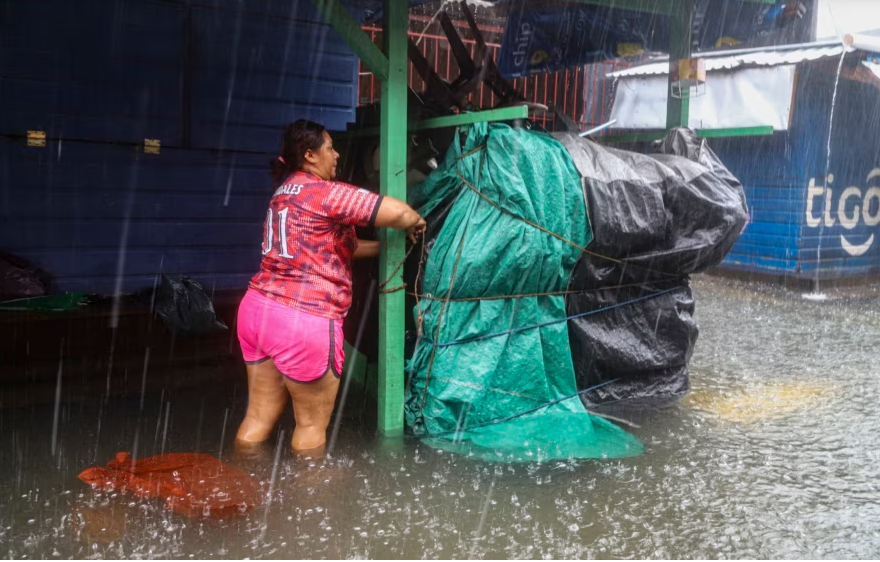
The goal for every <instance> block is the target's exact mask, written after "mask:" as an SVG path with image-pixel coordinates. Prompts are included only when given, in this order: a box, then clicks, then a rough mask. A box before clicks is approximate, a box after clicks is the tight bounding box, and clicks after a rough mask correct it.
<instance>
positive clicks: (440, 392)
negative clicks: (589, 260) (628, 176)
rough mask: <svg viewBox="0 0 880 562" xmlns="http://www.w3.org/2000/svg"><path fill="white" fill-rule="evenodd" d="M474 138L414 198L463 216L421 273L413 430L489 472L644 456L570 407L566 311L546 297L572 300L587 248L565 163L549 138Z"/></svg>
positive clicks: (580, 201) (442, 236)
mask: <svg viewBox="0 0 880 562" xmlns="http://www.w3.org/2000/svg"><path fill="white" fill-rule="evenodd" d="M466 134H467V137H466V140H465V141H464V142H463V143H461V142H454V143H453V146H452V147H451V148H450V149H449V151H448V153H447V156H446V160H445V162H444V163H443V165H442V166H440V167H439V168H438V169H437V170H435V171H434V172H432V173H431V175H430V176H429V177H428V179H427V181H425V182H424V183H423V184H421V185H420V186H418V187H417V188H415V189H414V190H411V197H410V202H411V203H412V204H413V205H414V206H415V207H417V208H418V210H419V212H420V213H421V214H422V215H423V216H429V218H430V213H431V211H433V210H434V209H436V208H437V207H438V206H439V205H440V204H441V203H444V202H447V201H449V199H450V198H455V203H454V204H453V206H452V207H451V209H450V211H449V214H448V216H447V217H446V220H445V223H444V224H443V228H442V229H441V230H440V232H439V233H438V234H437V237H436V240H435V241H434V243H433V246H432V247H431V249H430V253H429V254H428V259H427V262H426V264H425V268H424V272H423V277H424V281H423V286H422V290H421V292H422V293H423V294H424V295H425V298H422V299H421V301H420V303H419V308H420V309H421V314H422V316H423V318H424V321H423V334H422V336H421V338H420V339H419V342H418V344H417V345H416V348H415V351H414V353H413V356H412V358H411V360H410V362H409V364H408V374H409V376H410V384H409V389H408V392H407V399H406V405H405V415H406V422H407V425H408V427H409V428H410V430H411V431H412V432H414V433H415V434H417V435H421V436H423V437H425V438H426V439H428V442H429V444H431V445H432V446H434V447H438V448H441V449H445V450H452V451H456V452H460V453H463V454H468V455H474V456H477V457H480V458H484V459H493V460H494V459H497V460H506V461H534V460H549V459H559V458H571V457H575V458H598V457H623V456H632V455H636V454H639V453H641V451H642V446H641V444H640V443H639V441H638V440H637V439H635V438H634V437H632V436H631V435H629V434H628V433H626V432H624V431H623V430H622V429H620V428H618V427H617V426H615V425H613V424H611V423H610V422H607V421H606V420H604V419H601V418H598V417H595V416H592V415H590V414H589V413H587V411H586V410H585V409H584V407H583V405H582V403H581V401H580V400H579V398H578V397H577V396H574V397H573V398H569V399H565V400H562V399H563V398H565V397H569V396H572V395H575V394H576V393H577V388H576V386H575V377H574V369H573V366H572V359H571V352H570V350H569V340H568V329H567V324H566V321H565V317H566V311H565V297H564V295H560V294H557V295H546V294H545V293H558V292H561V291H565V290H566V287H567V285H568V279H569V275H570V274H571V270H572V268H573V267H574V265H575V262H576V261H577V259H578V257H579V255H580V253H581V250H580V249H579V248H578V247H576V246H579V247H584V246H586V245H587V244H589V243H590V241H591V239H592V235H591V231H590V226H589V220H588V218H587V212H586V208H585V204H584V194H583V191H582V187H581V180H580V177H579V176H578V172H577V170H576V169H575V167H574V164H573V162H572V160H571V157H570V156H569V154H568V152H567V151H566V149H565V148H564V147H563V146H562V144H560V143H559V142H557V141H556V140H555V139H553V138H552V137H551V136H550V135H547V134H544V133H537V132H532V131H527V130H523V129H514V128H511V127H509V126H507V125H502V124H485V123H482V124H477V125H473V126H471V127H470V128H469V129H467V130H466ZM477 192H479V193H477ZM526 221H528V222H526ZM529 222H530V223H532V224H529ZM542 228H543V229H545V230H542ZM548 231H549V232H548ZM551 233H553V234H551ZM554 234H555V236H554ZM560 238H564V239H565V240H562V239H560ZM523 295H528V296H523ZM499 297H500V298H499ZM415 314H416V316H417V317H418V314H419V311H418V310H416V311H415ZM462 340H463V341H462ZM547 404H550V405H548V406H546V407H542V406H544V405H547ZM536 408H537V409H536ZM499 420H506V421H502V422H500V423H497V422H499Z"/></svg>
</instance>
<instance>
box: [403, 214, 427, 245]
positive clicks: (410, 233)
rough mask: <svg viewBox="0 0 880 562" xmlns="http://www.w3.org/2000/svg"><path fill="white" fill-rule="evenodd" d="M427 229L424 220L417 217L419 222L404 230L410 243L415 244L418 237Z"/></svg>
mask: <svg viewBox="0 0 880 562" xmlns="http://www.w3.org/2000/svg"><path fill="white" fill-rule="evenodd" d="M427 227H428V224H427V223H426V222H425V219H423V218H422V217H419V221H418V222H417V223H416V224H414V225H412V226H410V227H409V228H407V229H406V236H407V238H409V240H410V242H412V243H413V244H415V243H416V241H417V240H418V237H419V236H421V235H422V234H424V233H425V229H426V228H427Z"/></svg>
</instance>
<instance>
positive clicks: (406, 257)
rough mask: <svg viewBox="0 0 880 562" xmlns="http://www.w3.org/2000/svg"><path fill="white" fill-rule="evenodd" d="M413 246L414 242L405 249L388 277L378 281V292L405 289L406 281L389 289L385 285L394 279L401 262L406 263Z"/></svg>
mask: <svg viewBox="0 0 880 562" xmlns="http://www.w3.org/2000/svg"><path fill="white" fill-rule="evenodd" d="M419 236H421V233H419ZM422 245H423V246H424V239H422ZM415 248H416V245H415V244H413V245H411V246H410V247H409V250H407V251H406V254H405V255H404V256H403V259H402V260H401V261H400V263H399V264H397V267H395V268H394V271H392V272H391V275H389V276H388V279H386V280H385V281H382V282H381V283H379V293H382V294H387V293H395V292H397V291H400V290H401V289H406V283H401V284H400V285H398V286H396V287H391V288H390V289H386V288H385V286H386V285H388V283H391V280H392V279H394V276H395V275H397V272H398V271H400V268H401V267H403V264H405V263H406V260H407V259H409V255H410V254H411V253H412V251H413V250H414V249H415Z"/></svg>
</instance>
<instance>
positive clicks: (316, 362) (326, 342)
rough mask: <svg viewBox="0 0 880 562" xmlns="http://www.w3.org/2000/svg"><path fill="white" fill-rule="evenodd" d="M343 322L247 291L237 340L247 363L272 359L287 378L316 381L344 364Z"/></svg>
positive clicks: (338, 374) (242, 304)
mask: <svg viewBox="0 0 880 562" xmlns="http://www.w3.org/2000/svg"><path fill="white" fill-rule="evenodd" d="M343 338H344V336H343V335H342V320H331V319H330V318H322V317H320V316H315V315H313V314H309V313H307V312H302V311H300V310H297V309H295V308H291V307H289V306H285V305H283V304H281V303H280V302H277V301H274V300H272V299H270V298H269V297H267V296H265V295H263V294H261V293H259V292H258V291H255V290H253V289H250V290H248V292H247V294H246V295H245V296H244V299H242V301H241V305H240V306H239V307H238V341H239V343H241V352H242V355H244V361H245V363H247V364H249V365H255V364H258V363H262V362H263V361H268V360H269V359H272V360H274V361H275V366H276V367H278V370H279V371H281V373H282V374H284V376H286V377H288V378H289V379H292V380H294V381H296V382H304V383H307V382H313V381H316V380H318V379H320V378H321V377H322V376H323V375H324V373H326V372H327V371H328V370H331V371H333V374H334V375H336V376H337V377H338V376H340V375H341V373H342V365H343V363H345V348H344V343H343V342H344V340H343Z"/></svg>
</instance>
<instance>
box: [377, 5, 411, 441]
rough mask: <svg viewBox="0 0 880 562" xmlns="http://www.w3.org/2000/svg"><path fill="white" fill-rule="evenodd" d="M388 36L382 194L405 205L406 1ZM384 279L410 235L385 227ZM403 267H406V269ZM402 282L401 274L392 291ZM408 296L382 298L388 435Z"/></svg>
mask: <svg viewBox="0 0 880 562" xmlns="http://www.w3.org/2000/svg"><path fill="white" fill-rule="evenodd" d="M384 4H385V32H384V33H383V34H382V36H383V39H384V40H385V45H386V49H385V51H386V54H387V56H388V79H387V80H386V81H385V82H383V84H382V99H381V103H382V106H381V121H380V127H379V128H380V143H379V154H380V156H379V157H380V172H379V189H380V191H381V193H382V194H383V195H388V196H391V197H394V198H396V199H400V200H403V201H406V145H407V142H406V134H407V133H406V126H407V122H406V119H401V116H405V115H407V99H406V98H407V70H408V68H407V67H408V65H407V58H406V54H407V30H408V26H409V13H408V10H407V5H406V3H405V2H400V1H398V0H385V2H384ZM379 239H380V241H381V243H382V245H381V252H380V255H379V277H380V279H382V280H385V279H388V277H389V275H390V274H391V272H392V271H394V269H395V268H396V267H397V265H398V264H399V263H400V262H401V261H403V258H404V253H405V234H404V233H403V232H401V231H399V230H392V229H389V228H384V229H382V230H381V232H380V238H379ZM402 269H403V268H401V270H402ZM402 283H403V276H402V271H398V272H397V273H396V274H395V275H394V278H393V279H391V280H390V281H389V282H388V287H389V288H392V287H397V286H399V285H401V284H402ZM405 308H406V307H405V303H404V292H403V291H396V292H392V293H383V294H380V295H379V400H378V402H379V416H378V425H379V431H380V432H381V433H383V434H384V435H402V434H403V398H404V396H403V392H404V376H403V374H404V373H403V367H404V365H403V344H404V330H405V324H404V314H405Z"/></svg>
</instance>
